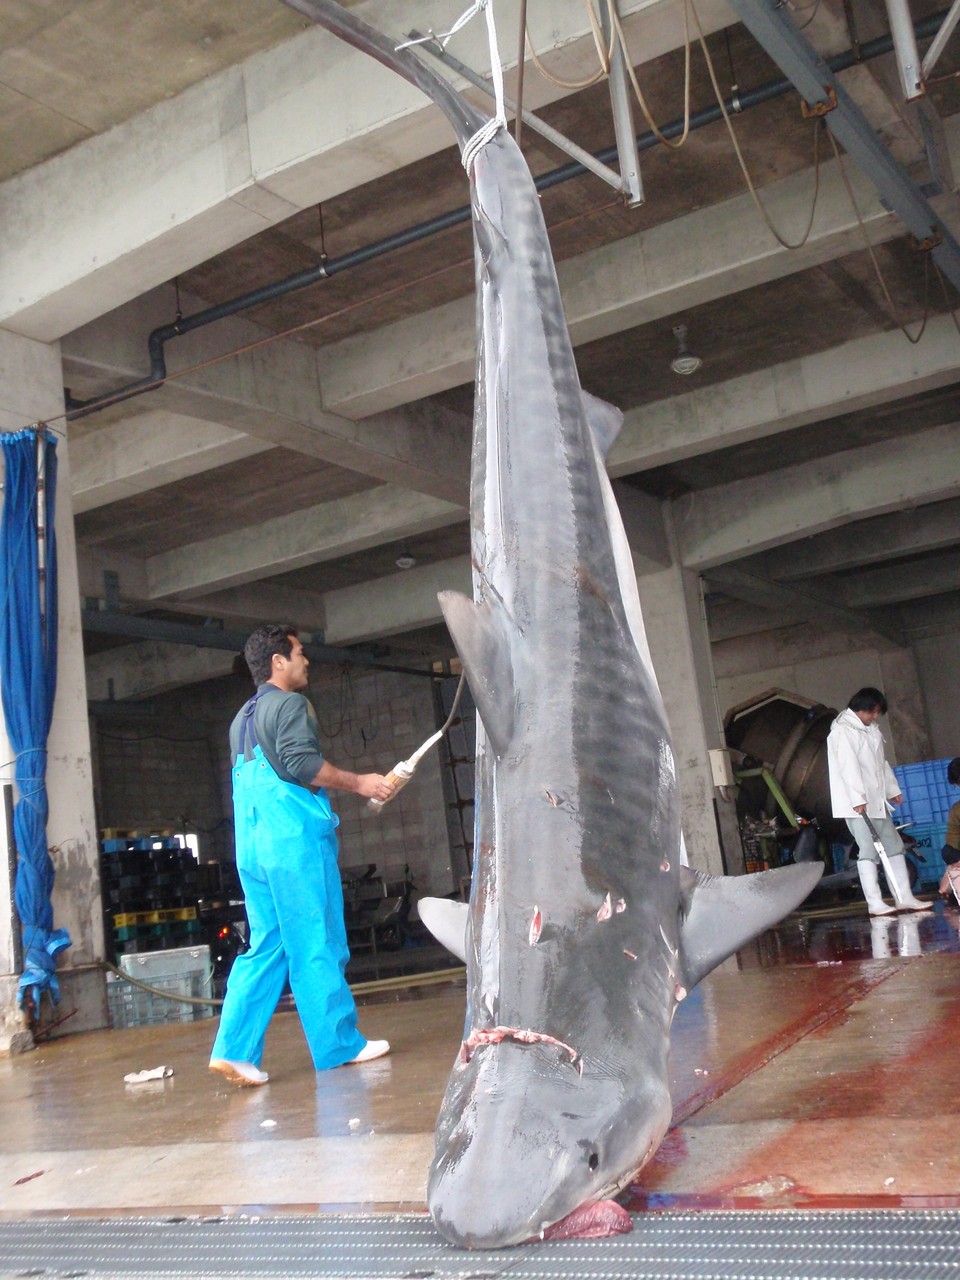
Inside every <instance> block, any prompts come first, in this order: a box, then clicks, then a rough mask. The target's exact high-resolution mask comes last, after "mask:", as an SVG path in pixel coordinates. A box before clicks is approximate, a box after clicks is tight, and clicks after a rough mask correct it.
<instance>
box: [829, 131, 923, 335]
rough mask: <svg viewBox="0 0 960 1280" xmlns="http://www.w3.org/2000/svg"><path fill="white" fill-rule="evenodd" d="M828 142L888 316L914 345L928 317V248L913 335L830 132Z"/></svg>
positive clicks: (835, 141) (921, 333) (834, 139)
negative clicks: (892, 292)
mask: <svg viewBox="0 0 960 1280" xmlns="http://www.w3.org/2000/svg"><path fill="white" fill-rule="evenodd" d="M830 143H831V145H832V147H833V154H834V156H835V157H836V160H837V164H838V166H839V168H840V176H841V177H842V178H843V185H844V187H845V188H846V191H847V195H848V196H849V197H850V204H851V205H852V206H853V212H854V215H855V216H856V219H857V223H858V225H859V227H860V231H861V233H862V235H863V241H864V244H865V245H866V247H867V253H868V254H869V255H870V261H871V262H872V263H873V269H874V271H875V272H876V276H877V280H878V281H879V283H880V289H881V292H882V293H883V296H884V298H885V300H886V303H887V306H888V307H889V309H890V318H891V319H892V320H893V322H894V323H895V324H896V326H897V328H898V329H899V330H900V332H901V333H902V334H903V336H904V337H905V338H906V339H907V341H908V342H911V343H913V345H914V346H916V344H917V343H918V342H919V341H920V339H921V338H922V337H923V335H924V333H925V331H926V328H927V321H928V320H929V318H930V253H929V250H927V251H925V252H924V255H923V257H924V270H923V319H922V320H921V321H920V328H919V329H918V330H917V332H916V334H915V335H914V334H912V333H911V332H910V331H909V329H908V328H907V327H906V325H905V324H904V322H903V321H902V320H901V319H900V312H899V310H898V308H897V304H896V303H895V302H894V300H893V298H892V297H891V296H890V290H889V289H888V288H887V282H886V280H885V279H884V277H883V272H882V271H881V270H880V263H879V262H878V261H877V255H876V253H875V252H874V248H873V245H872V244H871V243H870V237H869V235H868V234H867V228H866V224H865V223H864V221H863V215H862V214H861V212H860V206H859V205H858V204H857V198H856V196H855V195H854V191H853V187H852V185H851V183H850V178H849V175H848V174H847V169H846V165H845V164H844V162H843V157H842V156H841V154H840V148H839V147H838V146H837V140H836V138H834V136H833V134H832V133H831V134H830Z"/></svg>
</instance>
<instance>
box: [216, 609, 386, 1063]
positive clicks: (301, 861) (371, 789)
mask: <svg viewBox="0 0 960 1280" xmlns="http://www.w3.org/2000/svg"><path fill="white" fill-rule="evenodd" d="M244 657H245V658H246V660H247V665H248V666H249V668H250V673H251V675H252V676H253V679H254V683H255V684H256V686H257V691H256V693H255V694H254V695H253V697H252V698H251V699H250V700H249V701H248V702H247V703H246V705H245V706H244V707H243V708H241V710H240V711H239V712H238V713H237V716H236V717H235V719H234V721H233V724H232V725H231V726H230V755H231V759H232V760H233V761H234V765H233V808H234V828H235V833H236V848H237V870H238V872H239V875H240V882H241V884H242V885H243V891H244V895H245V899H246V909H247V918H248V920H249V923H250V948H249V950H248V951H245V952H243V953H242V954H241V955H239V956H237V958H236V960H235V961H234V962H233V968H232V969H231V971H230V977H229V979H228V981H227V991H226V996H225V999H224V1002H223V1010H222V1013H221V1017H220V1027H219V1030H218V1032H217V1037H216V1041H215V1043H214V1046H213V1050H212V1053H211V1057H210V1070H211V1071H214V1072H216V1073H217V1074H219V1075H222V1076H224V1077H226V1079H228V1080H230V1081H232V1082H233V1083H234V1084H238V1085H262V1084H266V1083H267V1080H268V1078H269V1077H268V1075H267V1073H266V1072H265V1071H261V1070H260V1062H261V1059H262V1057H263V1043H264V1037H265V1035H266V1030H267V1024H268V1023H269V1021H270V1019H271V1017H272V1016H273V1012H274V1010H275V1009H276V1007H277V1001H278V1000H279V999H280V996H281V994H282V992H283V989H284V986H285V984H286V982H287V979H288V978H289V981H290V987H291V990H292V991H293V998H294V1000H295V1001H296V1006H297V1012H298V1014H299V1015H300V1021H301V1023H302V1024H303V1030H304V1033H305V1035H306V1037H307V1044H308V1046H309V1048H310V1055H311V1057H312V1059H313V1065H314V1067H315V1068H316V1069H317V1070H318V1071H321V1070H324V1069H325V1068H327V1067H339V1066H342V1065H343V1064H345V1063H348V1062H368V1061H370V1060H372V1059H374V1058H380V1057H383V1055H384V1054H386V1053H389V1051H390V1045H389V1043H388V1042H387V1041H386V1040H366V1039H365V1038H364V1036H362V1035H361V1034H360V1032H359V1031H358V1029H357V1009H356V1005H355V1004H354V1000H353V995H352V993H351V991H350V988H349V987H348V986H347V983H346V979H345V978H344V970H345V968H346V964H347V961H348V959H349V958H350V953H349V951H348V949H347V935H346V928H345V925H344V919H343V889H342V886H341V883H340V873H339V871H338V869H337V838H336V835H335V829H336V827H337V824H338V822H339V819H338V818H337V817H336V815H335V814H334V813H333V812H332V811H331V809H330V801H329V799H328V796H327V788H328V787H332V788H336V789H339V790H343V791H353V792H356V793H357V794H358V795H361V796H365V797H367V798H368V799H376V800H381V801H382V800H389V799H390V797H391V795H392V794H393V787H392V786H391V784H390V783H389V782H388V781H387V780H386V778H384V777H383V775H382V774H379V773H360V774H357V773H348V772H346V771H345V770H343V769H338V768H337V767H336V766H335V765H333V764H331V763H330V761H329V760H324V758H323V754H322V752H321V751H320V743H319V739H318V736H317V717H316V712H315V711H314V709H313V707H312V705H311V704H310V702H309V701H308V700H307V698H306V697H304V694H303V690H304V689H306V688H307V687H308V683H309V681H308V677H307V668H308V666H309V663H308V660H307V657H306V654H305V653H304V652H303V645H302V644H301V642H300V641H299V640H298V639H297V633H296V630H295V629H294V628H293V627H292V626H288V625H286V624H278V625H273V624H270V625H266V626H262V627H258V628H257V629H256V631H254V632H253V634H252V635H251V636H250V637H249V639H248V640H247V643H246V645H245V647H244Z"/></svg>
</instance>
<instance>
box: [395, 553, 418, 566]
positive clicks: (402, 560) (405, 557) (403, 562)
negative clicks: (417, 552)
mask: <svg viewBox="0 0 960 1280" xmlns="http://www.w3.org/2000/svg"><path fill="white" fill-rule="evenodd" d="M416 563H417V558H416V556H412V555H411V554H410V552H409V551H401V552H400V554H399V555H398V556H397V558H396V560H395V561H394V564H395V565H396V566H397V568H398V569H412V568H413V566H414V565H415V564H416Z"/></svg>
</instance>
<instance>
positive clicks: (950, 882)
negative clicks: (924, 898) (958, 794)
mask: <svg viewBox="0 0 960 1280" xmlns="http://www.w3.org/2000/svg"><path fill="white" fill-rule="evenodd" d="M947 782H948V783H949V784H950V786H951V787H960V756H955V757H954V759H953V760H951V761H950V763H949V764H948V765H947ZM940 857H941V858H942V859H943V862H944V865H945V866H946V871H945V872H944V874H943V879H942V880H941V881H940V896H941V897H942V898H946V899H947V900H948V901H950V902H952V901H953V900H954V899H955V900H956V902H957V903H958V905H960V800H958V801H957V802H956V804H952V805H951V806H950V812H949V813H948V814H947V833H946V836H945V837H944V845H943V848H942V849H941V850H940Z"/></svg>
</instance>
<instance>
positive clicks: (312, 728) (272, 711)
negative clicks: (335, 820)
mask: <svg viewBox="0 0 960 1280" xmlns="http://www.w3.org/2000/svg"><path fill="white" fill-rule="evenodd" d="M258 692H259V693H260V694H261V696H260V699H259V701H258V702H257V705H256V708H255V710H254V713H253V727H254V731H255V732H256V735H257V742H258V743H259V744H260V749H261V750H262V751H263V754H264V755H265V756H266V758H267V760H268V761H269V762H270V764H271V765H272V766H273V768H274V769H275V771H276V773H277V776H278V777H280V778H282V779H283V781H284V782H294V783H297V784H299V785H300V786H301V787H306V786H309V784H310V782H311V780H312V779H313V778H315V777H316V775H317V771H318V770H319V769H320V768H321V766H322V765H323V753H322V752H321V750H320V741H319V738H318V736H317V713H316V712H315V711H314V709H313V706H312V705H311V703H310V702H309V700H308V699H307V698H305V697H304V696H303V694H302V693H286V692H285V691H284V690H283V689H278V688H277V687H276V685H272V684H270V683H266V684H262V685H260V686H259V689H258ZM245 705H246V704H245ZM242 722H243V708H241V709H240V711H238V713H237V714H236V716H234V719H233V723H232V724H231V726H230V758H231V760H236V758H237V755H238V754H239V751H240V726H241V724H242ZM244 759H246V760H252V759H253V744H252V742H251V741H250V730H249V728H248V729H247V737H246V742H245V744H244ZM310 790H311V791H316V790H317V788H316V787H311V788H310Z"/></svg>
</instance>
